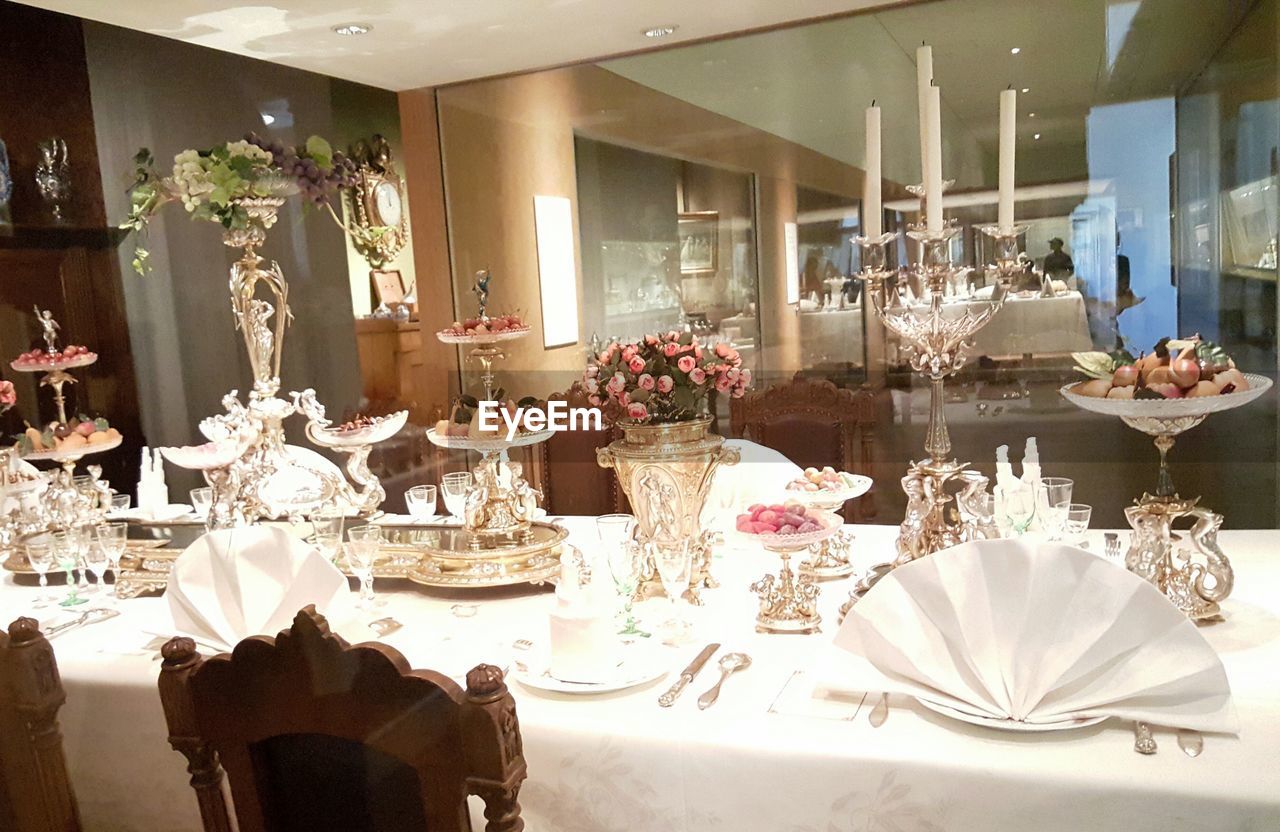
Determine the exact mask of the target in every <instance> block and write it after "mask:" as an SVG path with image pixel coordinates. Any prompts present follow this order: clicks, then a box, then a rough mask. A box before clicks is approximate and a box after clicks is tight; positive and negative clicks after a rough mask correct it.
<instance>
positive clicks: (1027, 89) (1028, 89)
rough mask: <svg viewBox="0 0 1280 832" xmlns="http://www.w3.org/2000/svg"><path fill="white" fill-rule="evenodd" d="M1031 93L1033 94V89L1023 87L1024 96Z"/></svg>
mask: <svg viewBox="0 0 1280 832" xmlns="http://www.w3.org/2000/svg"><path fill="white" fill-rule="evenodd" d="M1029 92H1031V87H1023V88H1022V94H1023V95H1026V94H1027V93H1029Z"/></svg>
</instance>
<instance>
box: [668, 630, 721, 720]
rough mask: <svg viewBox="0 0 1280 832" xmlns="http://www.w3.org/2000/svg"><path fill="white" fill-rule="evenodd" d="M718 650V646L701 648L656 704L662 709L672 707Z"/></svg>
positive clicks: (709, 645)
mask: <svg viewBox="0 0 1280 832" xmlns="http://www.w3.org/2000/svg"><path fill="white" fill-rule="evenodd" d="M719 649H720V645H719V644H708V645H707V646H706V647H704V648H702V652H701V653H699V654H698V656H697V658H695V659H694V660H693V661H691V662H689V666H688V667H686V668H685V669H684V672H683V673H681V674H680V678H679V679H676V681H675V684H674V685H672V686H671V688H670V690H668V691H667V692H666V693H664V694H662V695H661V696H659V697H658V704H659V705H661V706H662V707H664V708H670V707H671V706H672V705H674V704H675V701H676V698H677V697H678V696H680V694H681V693H682V692H683V691H684V689H685V688H686V687H688V686H689V683H690V682H692V681H693V677H694V676H697V675H698V671H700V670H702V666H703V665H704V664H706V663H707V660H708V659H710V658H711V657H712V656H713V655H715V652H716V651H717V650H719Z"/></svg>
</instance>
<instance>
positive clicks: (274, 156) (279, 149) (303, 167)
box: [120, 133, 356, 274]
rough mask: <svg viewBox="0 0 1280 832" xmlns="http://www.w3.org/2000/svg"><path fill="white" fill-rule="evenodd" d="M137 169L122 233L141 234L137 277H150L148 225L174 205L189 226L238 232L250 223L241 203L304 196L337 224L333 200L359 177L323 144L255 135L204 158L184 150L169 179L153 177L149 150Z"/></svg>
mask: <svg viewBox="0 0 1280 832" xmlns="http://www.w3.org/2000/svg"><path fill="white" fill-rule="evenodd" d="M133 162H134V167H135V175H134V181H133V185H132V186H131V187H130V188H129V204H130V210H129V216H128V218H127V219H126V220H125V221H124V222H123V223H121V225H120V227H121V228H122V229H124V230H125V231H129V232H135V233H137V234H138V244H137V247H136V249H135V251H134V257H133V268H134V271H136V272H138V274H146V273H147V271H148V270H149V263H148V252H147V250H146V248H145V245H144V243H145V237H146V232H147V227H148V223H149V222H150V221H151V218H152V217H154V216H155V215H156V214H157V213H158V212H159V211H160V209H161V208H163V207H164V206H165V205H166V204H168V203H170V202H181V203H182V205H183V207H184V208H186V209H187V213H188V214H190V215H191V217H192V219H201V220H208V221H210V222H216V223H219V224H220V225H221V226H222V227H223V228H226V229H241V228H247V227H248V225H249V222H250V218H249V214H248V212H247V210H246V209H245V206H244V205H243V204H242V203H243V201H244V200H246V199H251V198H266V197H287V196H291V195H293V194H296V193H298V192H302V193H303V194H304V195H305V196H306V198H307V199H308V201H310V202H311V203H313V204H316V205H322V206H325V207H328V209H329V212H330V214H331V215H333V216H334V218H335V219H336V218H337V217H336V214H333V207H332V206H331V205H330V203H329V199H330V197H331V196H332V195H333V194H335V193H337V192H338V191H340V190H341V189H343V188H347V187H350V186H351V185H352V184H354V182H355V176H356V169H355V165H354V164H353V163H352V162H351V160H350V159H348V158H346V157H345V156H344V155H343V154H342V153H340V152H337V151H334V150H333V148H332V147H331V146H330V145H329V143H328V142H327V141H325V140H324V139H322V138H320V137H319V136H312V137H310V138H309V139H307V141H306V144H305V145H302V146H299V147H286V146H284V145H283V144H281V143H280V142H279V141H267V140H266V139H263V138H260V137H258V136H256V135H254V134H252V133H250V134H249V135H248V136H246V137H245V138H244V139H242V140H241V141H235V142H223V143H222V144H218V145H215V146H213V147H211V148H209V149H207V150H184V151H182V152H181V153H179V154H178V155H177V156H174V157H173V173H172V174H171V175H170V176H162V175H161V174H160V172H159V171H158V170H156V167H155V159H154V157H153V156H152V155H151V151H150V150H148V149H147V148H145V147H144V148H142V149H141V150H139V151H138V152H137V154H136V155H135V156H134V157H133ZM339 224H341V222H339Z"/></svg>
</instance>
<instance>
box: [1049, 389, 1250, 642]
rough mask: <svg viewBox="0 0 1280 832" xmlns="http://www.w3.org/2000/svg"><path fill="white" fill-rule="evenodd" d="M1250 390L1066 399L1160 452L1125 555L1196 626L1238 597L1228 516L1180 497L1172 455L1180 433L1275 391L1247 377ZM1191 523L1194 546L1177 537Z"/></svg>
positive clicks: (1132, 512) (1132, 516)
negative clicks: (1144, 438)
mask: <svg viewBox="0 0 1280 832" xmlns="http://www.w3.org/2000/svg"><path fill="white" fill-rule="evenodd" d="M1244 377H1245V381H1247V382H1248V383H1249V389H1248V390H1242V391H1240V392H1237V393H1226V394H1223V395H1218V396H1201V397H1197V398H1184V399H1104V398H1096V397H1094V396H1082V395H1080V394H1078V393H1074V392H1072V390H1071V388H1072V387H1073V386H1074V385H1071V384H1068V385H1066V386H1064V387H1063V388H1062V389H1061V390H1060V392H1061V393H1062V397H1063V398H1065V399H1066V400H1067V401H1069V402H1071V403H1072V404H1073V405H1075V406H1076V407H1078V408H1080V409H1082V410H1088V411H1090V412H1093V413H1102V414H1105V415H1108V416H1119V417H1120V419H1121V420H1122V421H1123V422H1124V423H1125V424H1126V425H1128V426H1129V427H1131V428H1133V429H1134V430H1139V431H1142V432H1143V433H1145V434H1147V435H1148V436H1151V437H1152V439H1153V441H1154V442H1155V446H1156V450H1157V451H1159V452H1160V472H1159V476H1158V478H1157V480H1156V490H1155V493H1154V494H1152V493H1144V494H1143V495H1142V496H1141V497H1140V498H1138V499H1137V500H1135V501H1134V504H1133V505H1132V506H1129V507H1128V508H1126V509H1125V512H1124V513H1125V517H1127V518H1128V520H1129V525H1130V526H1132V527H1133V538H1132V542H1131V543H1130V546H1129V551H1128V552H1127V554H1126V555H1125V566H1126V567H1128V569H1129V571H1131V572H1134V573H1135V574H1137V575H1140V576H1141V577H1143V578H1145V579H1146V580H1148V581H1150V582H1151V583H1152V584H1153V585H1155V587H1156V588H1157V589H1159V590H1160V591H1161V592H1163V593H1164V594H1165V596H1166V597H1167V598H1168V599H1169V600H1170V601H1172V602H1173V603H1174V605H1175V606H1177V607H1178V608H1179V609H1180V610H1182V611H1183V612H1185V613H1186V614H1187V616H1188V617H1189V618H1191V619H1193V620H1203V619H1209V618H1214V617H1216V616H1218V615H1219V613H1220V611H1221V610H1220V607H1219V603H1220V602H1221V601H1222V600H1224V599H1225V598H1226V597H1227V596H1228V595H1230V594H1231V589H1232V586H1233V585H1234V583H1235V574H1234V572H1233V571H1232V569H1231V562H1230V561H1229V560H1228V559H1227V556H1226V555H1225V554H1224V553H1223V551H1222V549H1221V548H1219V547H1218V541H1217V537H1218V529H1219V528H1221V526H1222V522H1223V516H1222V515H1221V514H1217V513H1215V512H1214V511H1212V510H1211V509H1209V508H1207V507H1205V506H1203V505H1200V498H1199V497H1182V496H1179V494H1178V491H1177V489H1176V488H1175V487H1174V484H1173V477H1172V476H1171V475H1170V473H1169V463H1168V455H1169V451H1170V449H1172V448H1173V443H1174V440H1175V439H1176V438H1177V436H1178V435H1179V434H1181V433H1182V432H1184V431H1187V430H1190V429H1191V428H1193V427H1195V426H1196V425H1198V424H1200V423H1201V422H1203V421H1204V420H1205V419H1206V418H1207V417H1208V416H1209V415H1210V414H1212V413H1218V412H1220V411H1223V410H1232V409H1234V408H1237V407H1240V406H1241V405H1246V404H1248V403H1249V402H1251V401H1253V400H1254V399H1257V398H1258V397H1259V396H1261V395H1262V394H1264V393H1266V392H1267V390H1269V389H1270V388H1271V379H1269V378H1266V377H1264V376H1259V375H1253V374H1251V373H1245V374H1244ZM1183 517H1186V518H1190V519H1191V520H1192V521H1193V523H1194V525H1193V526H1192V528H1191V532H1190V541H1189V545H1188V541H1186V540H1184V539H1183V538H1182V537H1180V536H1179V535H1177V534H1175V533H1174V530H1173V524H1174V522H1175V521H1177V520H1179V519H1181V518H1183Z"/></svg>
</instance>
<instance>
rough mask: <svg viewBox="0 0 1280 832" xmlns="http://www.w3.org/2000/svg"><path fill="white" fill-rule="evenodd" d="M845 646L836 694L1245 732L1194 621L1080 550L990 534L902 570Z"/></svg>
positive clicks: (1031, 717) (874, 595)
mask: <svg viewBox="0 0 1280 832" xmlns="http://www.w3.org/2000/svg"><path fill="white" fill-rule="evenodd" d="M834 645H835V647H837V648H841V650H843V651H847V652H845V653H842V654H841V659H842V661H840V662H839V665H840V666H839V667H836V668H831V670H832V671H833V672H830V673H827V674H826V675H827V677H828V678H825V679H824V684H825V685H826V686H827V687H829V688H832V689H835V690H840V689H845V690H849V689H853V690H862V691H886V692H891V693H904V694H907V695H910V696H916V697H920V698H924V699H929V700H932V701H933V702H937V703H939V704H942V705H947V706H950V707H952V708H955V709H957V710H961V711H964V712H967V713H970V714H975V715H978V716H986V717H992V718H995V719H1015V720H1019V721H1023V722H1028V723H1044V722H1059V721H1063V720H1067V719H1071V718H1074V717H1092V716H1114V717H1120V718H1122V719H1131V720H1142V721H1144V722H1151V723H1154V724H1157V725H1164V726H1169V727H1179V728H1191V729H1196V730H1201V731H1217V732H1227V733H1236V732H1238V730H1239V728H1238V722H1237V720H1236V714H1235V707H1234V705H1233V704H1232V701H1231V689H1230V685H1229V684H1228V681H1227V675H1226V672H1225V670H1224V669H1223V667H1222V662H1221V660H1220V659H1219V658H1218V655H1217V654H1216V653H1215V652H1214V650H1213V648H1212V647H1211V646H1210V645H1209V643H1208V642H1207V641H1205V639H1204V636H1202V635H1201V634H1200V632H1199V631H1198V630H1197V629H1196V626H1195V625H1194V624H1192V623H1191V622H1190V621H1189V620H1188V619H1187V618H1186V616H1184V615H1183V614H1182V613H1181V612H1179V611H1178V610H1177V608H1175V607H1174V606H1173V605H1172V604H1170V603H1169V601H1168V600H1167V599H1166V598H1165V597H1164V596H1163V595H1162V594H1161V593H1160V592H1159V591H1158V590H1157V589H1155V587H1153V586H1151V585H1150V584H1149V583H1147V582H1146V581H1144V580H1143V579H1141V578H1139V577H1138V576H1137V575H1134V574H1132V573H1131V572H1129V571H1127V570H1126V569H1124V568H1122V567H1119V566H1117V565H1115V564H1113V563H1110V562H1108V561H1106V560H1103V559H1102V558H1099V557H1096V556H1095V555H1092V554H1090V553H1088V552H1085V551H1083V550H1080V549H1076V548H1073V547H1070V546H1063V545H1059V544H1052V543H1041V544H1036V543H1030V542H1024V541H1020V540H985V541H980V542H975V543H966V544H963V545H961V546H957V547H955V548H952V549H948V550H946V551H944V552H939V553H937V554H934V555H930V556H929V557H926V558H921V559H919V560H916V561H913V562H911V563H909V564H906V565H905V566H901V567H899V568H897V569H895V570H894V571H893V572H891V573H890V574H889V575H888V576H887V577H885V578H884V579H883V580H882V581H881V582H880V583H879V584H877V585H876V587H875V588H874V589H873V590H872V591H871V592H869V593H867V595H866V596H865V597H864V598H863V599H862V600H861V601H859V602H858V603H857V604H856V605H855V606H854V608H853V609H852V610H851V611H850V612H849V614H848V616H847V617H846V618H845V621H844V623H843V624H842V625H841V627H840V630H839V631H838V632H837V633H836V636H835V640H834ZM832 653H840V650H835V651H829V652H828V657H830V655H831V654H832Z"/></svg>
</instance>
